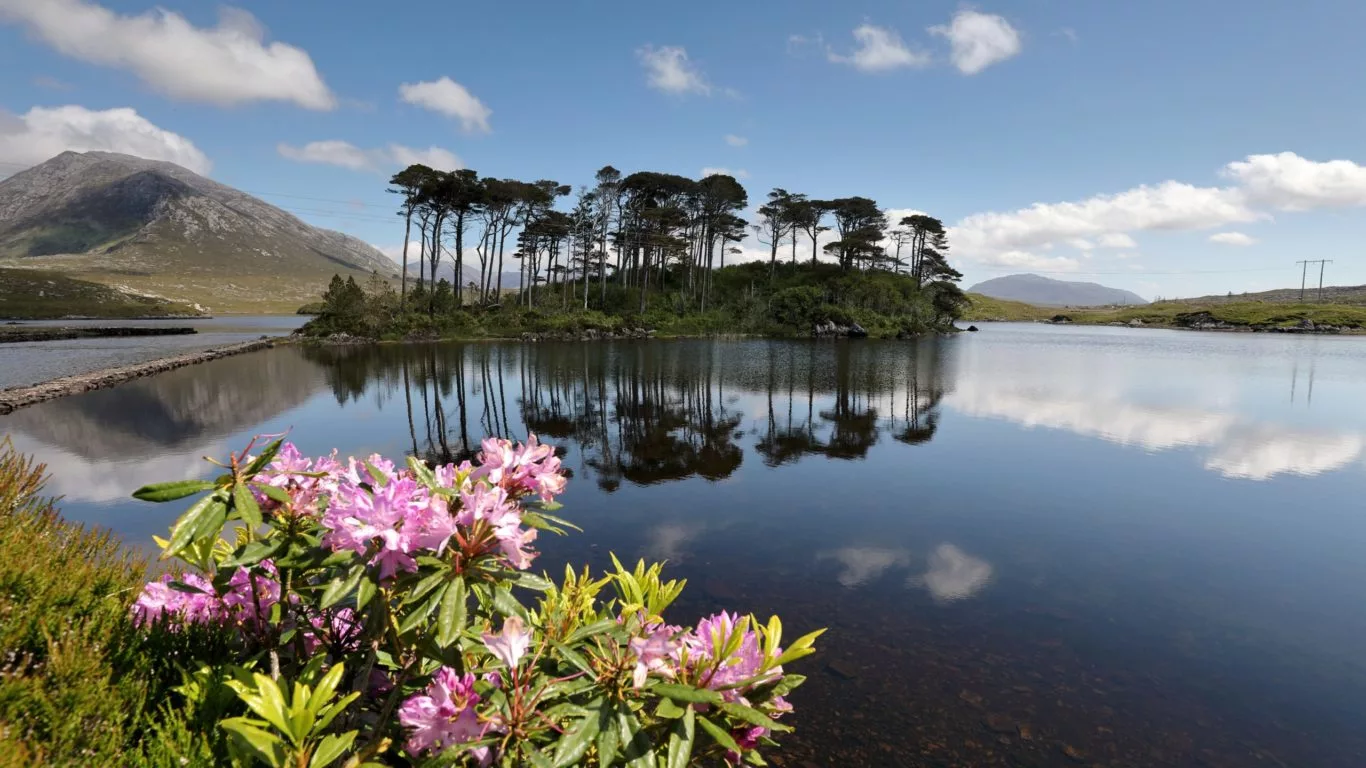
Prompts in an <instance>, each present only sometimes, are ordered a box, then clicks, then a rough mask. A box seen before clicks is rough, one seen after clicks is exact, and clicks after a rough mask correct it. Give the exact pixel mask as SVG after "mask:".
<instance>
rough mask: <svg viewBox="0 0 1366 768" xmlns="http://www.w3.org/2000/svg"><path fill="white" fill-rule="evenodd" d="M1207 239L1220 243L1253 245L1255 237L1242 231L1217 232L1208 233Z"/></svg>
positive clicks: (1255, 240)
mask: <svg viewBox="0 0 1366 768" xmlns="http://www.w3.org/2000/svg"><path fill="white" fill-rule="evenodd" d="M1209 241H1210V242H1211V243H1219V244H1220V245H1253V244H1255V243H1256V242H1257V239H1256V238H1255V237H1252V236H1251V235H1245V234H1243V233H1242V232H1218V233H1215V234H1213V235H1210V236H1209Z"/></svg>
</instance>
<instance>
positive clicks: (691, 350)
mask: <svg viewBox="0 0 1366 768" xmlns="http://www.w3.org/2000/svg"><path fill="white" fill-rule="evenodd" d="M305 354H306V355H307V356H308V358H309V359H310V360H313V361H314V362H317V363H319V364H320V365H321V366H322V367H323V369H324V371H325V374H324V375H325V376H326V379H327V381H328V384H329V385H330V386H331V388H332V391H333V394H334V395H335V397H336V399H337V402H338V403H339V404H346V403H348V402H351V401H354V400H356V399H358V398H362V397H373V398H375V401H376V404H377V405H378V406H380V407H383V406H384V404H386V403H393V402H400V401H401V403H402V406H401V407H402V408H403V409H404V411H405V412H406V418H407V422H408V423H407V428H408V433H409V436H410V443H411V447H410V452H411V453H412V454H414V455H417V456H421V457H423V458H425V459H428V460H430V461H441V462H445V461H459V460H461V459H464V458H469V457H470V456H471V455H472V454H473V453H474V452H477V451H478V449H479V446H478V441H479V440H480V439H482V438H483V437H484V436H486V435H500V436H507V437H512V438H518V439H520V438H523V437H525V436H526V435H527V434H529V433H535V434H537V435H539V436H540V437H541V439H542V440H545V441H547V442H552V443H555V444H557V445H559V446H561V448H574V449H576V451H577V456H576V457H575V458H574V461H573V462H572V465H573V466H575V467H579V468H582V469H583V470H587V471H589V472H590V473H592V474H593V475H594V476H595V479H596V481H597V484H598V485H599V487H601V488H602V489H604V490H607V491H612V490H615V489H616V488H619V487H620V486H621V485H622V484H623V483H630V484H634V485H651V484H655V483H662V482H671V481H677V480H683V479H687V478H694V477H696V478H703V479H706V480H711V481H720V480H724V479H726V478H729V477H731V476H732V475H733V474H734V473H735V472H736V470H738V469H739V468H740V466H741V464H742V463H743V461H744V458H745V456H744V454H745V448H744V445H743V443H744V442H745V441H744V437H745V433H744V430H743V429H742V425H743V424H744V423H745V419H746V415H747V412H748V413H749V414H750V418H754V416H755V411H757V410H758V408H759V406H758V403H759V402H760V400H759V398H757V397H755V396H756V395H761V396H762V398H763V400H762V402H763V403H764V405H766V408H767V419H766V423H765V425H764V427H763V428H761V429H758V430H756V431H757V438H755V440H754V443H753V445H754V448H755V449H756V450H757V451H758V453H759V455H760V456H761V457H762V458H763V460H764V461H765V463H767V464H769V465H770V466H778V465H781V464H788V463H792V462H796V461H799V460H801V459H802V458H803V457H805V456H824V457H827V458H835V459H862V458H864V457H866V455H867V454H868V451H869V450H870V449H871V448H872V446H873V445H875V444H876V443H877V440H878V439H879V436H880V435H881V434H882V432H884V431H885V432H887V433H888V434H890V435H891V436H892V437H893V438H894V439H896V440H898V441H901V442H904V443H908V444H912V445H914V444H919V443H923V442H926V441H928V440H929V439H931V438H932V437H933V435H934V433H935V430H936V429H937V428H938V410H939V403H940V401H941V400H942V398H943V397H944V394H945V393H946V392H947V388H946V387H945V385H944V384H943V382H944V379H945V377H944V376H943V374H942V371H941V368H942V366H941V362H940V361H941V357H942V350H941V347H940V344H939V343H938V342H937V340H933V339H931V340H925V341H923V342H919V343H898V344H886V345H878V344H819V343H792V344H783V343H769V342H761V343H716V342H691V341H689V342H670V343H652V344H553V343H550V344H533V345H510V344H497V343H491V344H428V345H401V346H400V345H394V346H381V347H371V346H358V347H332V348H317V349H309V350H306V351H305Z"/></svg>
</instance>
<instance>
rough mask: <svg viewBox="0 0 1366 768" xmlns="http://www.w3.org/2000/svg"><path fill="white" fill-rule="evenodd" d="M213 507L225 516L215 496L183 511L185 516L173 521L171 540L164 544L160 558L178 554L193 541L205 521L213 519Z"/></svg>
mask: <svg viewBox="0 0 1366 768" xmlns="http://www.w3.org/2000/svg"><path fill="white" fill-rule="evenodd" d="M214 507H217V508H218V509H219V510H221V511H222V512H223V513H224V514H225V515H226V510H224V509H223V502H222V501H220V500H219V499H218V497H217V494H214V495H210V496H205V497H204V498H202V499H200V500H199V501H196V502H195V503H194V504H193V505H192V506H191V507H190V508H189V509H187V510H185V514H183V515H181V516H180V517H179V518H178V519H177V520H176V521H175V525H173V526H171V540H170V541H168V542H167V543H166V550H165V551H164V552H162V554H161V558H162V559H163V560H165V559H167V558H170V557H174V556H176V555H178V554H180V551H181V550H183V549H185V547H186V546H187V545H189V543H190V542H191V541H193V540H194V538H195V531H197V530H199V528H200V527H201V526H203V525H204V524H205V521H206V520H212V519H213V518H214V517H215V515H214Z"/></svg>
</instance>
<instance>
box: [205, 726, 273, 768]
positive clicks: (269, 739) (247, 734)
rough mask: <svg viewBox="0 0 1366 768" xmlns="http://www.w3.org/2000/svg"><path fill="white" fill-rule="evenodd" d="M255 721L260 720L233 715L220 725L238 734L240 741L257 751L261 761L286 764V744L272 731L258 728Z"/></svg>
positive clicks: (235, 734) (271, 763) (267, 763)
mask: <svg viewBox="0 0 1366 768" xmlns="http://www.w3.org/2000/svg"><path fill="white" fill-rule="evenodd" d="M255 722H259V721H253V720H250V719H248V718H245V717H232V718H229V719H227V720H224V721H222V722H220V723H219V724H218V725H219V726H221V727H222V728H223V729H224V730H226V731H228V732H229V733H231V734H233V735H234V736H236V737H237V738H238V741H239V743H241V744H242V745H244V746H245V747H247V749H249V750H251V751H252V752H254V753H256V755H257V757H258V758H259V759H260V760H261V762H263V763H265V764H266V765H278V766H283V765H285V764H286V763H285V760H286V756H285V749H284V745H283V744H281V743H280V737H279V736H276V735H275V734H273V733H271V732H270V731H266V730H263V729H261V728H258V727H257V726H256V725H254V724H253V723H255Z"/></svg>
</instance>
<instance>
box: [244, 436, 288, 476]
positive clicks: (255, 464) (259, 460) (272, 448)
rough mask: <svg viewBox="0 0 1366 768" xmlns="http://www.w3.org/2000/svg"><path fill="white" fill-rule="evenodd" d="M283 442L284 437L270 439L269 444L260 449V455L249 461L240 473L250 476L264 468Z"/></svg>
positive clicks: (273, 459)
mask: <svg viewBox="0 0 1366 768" xmlns="http://www.w3.org/2000/svg"><path fill="white" fill-rule="evenodd" d="M284 442H285V439H284V438H283V437H281V438H277V439H275V440H272V441H271V442H270V444H269V445H267V446H266V448H265V450H263V451H261V455H260V456H257V457H256V458H254V459H252V460H251V463H250V464H248V465H247V468H246V469H244V470H243V471H242V474H243V475H246V476H247V477H251V476H253V475H255V474H256V473H257V472H260V471H261V470H263V469H265V468H266V465H267V464H269V463H271V462H272V461H275V454H277V453H279V452H280V446H281V445H282V444H283V443H284Z"/></svg>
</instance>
